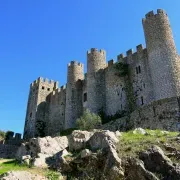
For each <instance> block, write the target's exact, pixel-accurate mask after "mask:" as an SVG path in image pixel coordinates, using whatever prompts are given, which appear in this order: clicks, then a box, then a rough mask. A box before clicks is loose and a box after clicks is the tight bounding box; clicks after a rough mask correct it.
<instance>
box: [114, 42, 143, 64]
mask: <svg viewBox="0 0 180 180" xmlns="http://www.w3.org/2000/svg"><path fill="white" fill-rule="evenodd" d="M145 51H146V48H144V47H143V45H142V44H139V45H137V46H136V51H135V52H134V51H133V49H129V50H128V51H126V56H125V55H124V54H123V53H121V54H119V55H118V56H117V61H118V62H126V61H127V58H131V57H132V56H134V55H136V54H137V55H138V54H139V55H140V54H142V53H144V52H145Z"/></svg>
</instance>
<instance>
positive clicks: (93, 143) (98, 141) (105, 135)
mask: <svg viewBox="0 0 180 180" xmlns="http://www.w3.org/2000/svg"><path fill="white" fill-rule="evenodd" d="M118 142H119V139H118V138H117V137H116V135H115V133H114V132H111V131H108V130H102V131H98V132H95V133H94V135H93V136H92V137H91V138H90V139H89V141H88V145H89V147H90V149H91V150H98V149H104V148H109V147H110V146H112V147H113V148H115V144H116V143H118Z"/></svg>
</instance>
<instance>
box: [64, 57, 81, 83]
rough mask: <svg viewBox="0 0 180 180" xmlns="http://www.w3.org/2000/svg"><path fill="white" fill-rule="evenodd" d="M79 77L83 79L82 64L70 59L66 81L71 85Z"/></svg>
mask: <svg viewBox="0 0 180 180" xmlns="http://www.w3.org/2000/svg"><path fill="white" fill-rule="evenodd" d="M79 79H81V80H82V79H84V65H83V64H82V63H79V62H77V61H71V62H70V63H69V64H68V77H67V83H69V84H71V85H73V84H75V83H76V82H77V81H78V80H79Z"/></svg>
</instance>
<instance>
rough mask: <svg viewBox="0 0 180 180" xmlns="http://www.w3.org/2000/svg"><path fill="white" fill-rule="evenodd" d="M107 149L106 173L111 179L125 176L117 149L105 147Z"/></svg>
mask: <svg viewBox="0 0 180 180" xmlns="http://www.w3.org/2000/svg"><path fill="white" fill-rule="evenodd" d="M105 151H107V155H106V156H105V157H106V161H105V167H104V174H105V176H106V177H107V179H109V180H111V179H112V180H114V179H121V178H122V177H124V172H123V169H122V167H121V159H120V158H119V157H118V154H117V152H116V150H115V149H114V148H113V147H109V148H108V149H105Z"/></svg>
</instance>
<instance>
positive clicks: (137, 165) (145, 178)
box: [125, 158, 159, 180]
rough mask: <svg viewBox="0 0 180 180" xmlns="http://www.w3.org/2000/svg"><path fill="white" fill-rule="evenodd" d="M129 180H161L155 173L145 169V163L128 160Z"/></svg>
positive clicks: (132, 159) (127, 175)
mask: <svg viewBox="0 0 180 180" xmlns="http://www.w3.org/2000/svg"><path fill="white" fill-rule="evenodd" d="M125 173H126V177H127V178H126V179H127V180H135V179H137V180H159V179H158V178H157V177H156V176H155V175H154V174H153V173H151V172H149V171H148V170H146V169H145V167H144V163H143V161H141V160H139V159H135V158H128V159H127V164H126V172H125Z"/></svg>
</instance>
